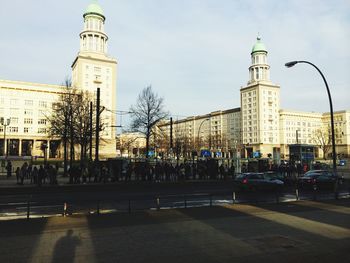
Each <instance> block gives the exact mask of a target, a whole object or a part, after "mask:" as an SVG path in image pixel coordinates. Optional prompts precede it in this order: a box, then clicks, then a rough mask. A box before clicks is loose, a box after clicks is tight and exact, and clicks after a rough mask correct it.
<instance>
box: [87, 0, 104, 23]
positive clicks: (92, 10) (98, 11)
mask: <svg viewBox="0 0 350 263" xmlns="http://www.w3.org/2000/svg"><path fill="white" fill-rule="evenodd" d="M90 14H92V15H99V16H102V17H103V19H105V16H104V13H103V10H102V8H101V6H100V5H99V4H98V2H97V0H92V3H91V4H89V5H88V7H87V8H86V10H85V13H84V17H85V16H86V15H90Z"/></svg>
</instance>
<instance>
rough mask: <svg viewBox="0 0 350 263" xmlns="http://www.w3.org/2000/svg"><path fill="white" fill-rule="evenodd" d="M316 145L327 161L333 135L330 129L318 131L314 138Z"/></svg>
mask: <svg viewBox="0 0 350 263" xmlns="http://www.w3.org/2000/svg"><path fill="white" fill-rule="evenodd" d="M312 139H313V141H314V143H315V144H316V145H317V146H318V147H319V148H320V149H321V150H322V151H323V158H324V159H325V160H326V159H327V154H328V152H329V150H330V148H331V135H330V132H329V130H328V129H321V128H320V129H317V130H316V131H315V132H314V134H313V137H312Z"/></svg>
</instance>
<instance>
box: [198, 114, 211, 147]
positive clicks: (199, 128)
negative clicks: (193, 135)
mask: <svg viewBox="0 0 350 263" xmlns="http://www.w3.org/2000/svg"><path fill="white" fill-rule="evenodd" d="M209 120H210V119H209V118H206V119H204V120H202V122H201V124H199V127H198V136H197V138H198V148H199V150H200V138H199V133H200V131H201V128H202V125H203V123H204V122H205V121H209Z"/></svg>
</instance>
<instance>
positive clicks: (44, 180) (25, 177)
mask: <svg viewBox="0 0 350 263" xmlns="http://www.w3.org/2000/svg"><path fill="white" fill-rule="evenodd" d="M6 170H7V177H8V178H10V177H12V163H11V161H8V162H7V165H6ZM14 173H15V176H16V182H17V184H20V185H23V184H24V183H25V182H28V183H29V184H35V185H38V186H41V185H43V184H51V185H54V184H57V174H58V167H57V166H56V167H54V166H52V165H49V164H46V165H38V166H37V165H32V164H28V163H27V162H24V163H23V164H22V166H18V167H17V168H16V170H15V172H14Z"/></svg>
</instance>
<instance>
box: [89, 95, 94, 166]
mask: <svg viewBox="0 0 350 263" xmlns="http://www.w3.org/2000/svg"><path fill="white" fill-rule="evenodd" d="M89 126H90V141H89V142H90V149H89V150H90V152H89V160H90V162H91V161H92V133H93V131H92V101H90V121H89Z"/></svg>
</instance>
